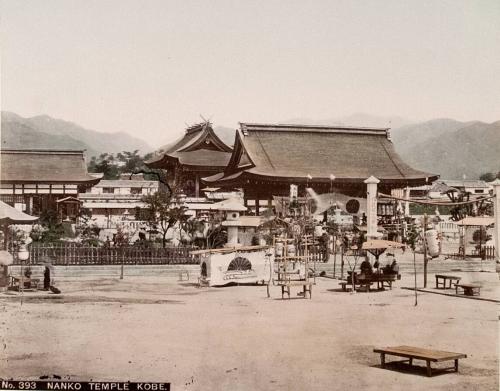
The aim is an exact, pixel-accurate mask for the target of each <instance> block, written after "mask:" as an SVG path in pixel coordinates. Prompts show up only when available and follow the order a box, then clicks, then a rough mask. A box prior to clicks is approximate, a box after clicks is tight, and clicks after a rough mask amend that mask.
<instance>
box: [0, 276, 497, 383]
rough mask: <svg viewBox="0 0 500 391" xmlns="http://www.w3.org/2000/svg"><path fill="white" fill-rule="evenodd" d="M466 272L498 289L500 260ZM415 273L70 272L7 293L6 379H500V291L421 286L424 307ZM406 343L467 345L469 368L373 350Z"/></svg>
mask: <svg viewBox="0 0 500 391" xmlns="http://www.w3.org/2000/svg"><path fill="white" fill-rule="evenodd" d="M453 274H457V273H453ZM458 274H459V275H462V276H465V277H467V279H469V280H473V281H480V282H481V283H482V285H483V291H484V294H483V291H482V292H481V297H485V298H488V297H490V298H498V275H497V274H496V273H458ZM432 277H433V276H432ZM420 278H421V276H419V279H420ZM412 281H413V277H412V276H411V275H408V274H406V275H403V279H402V280H401V281H398V282H397V283H396V286H395V287H394V288H393V289H392V290H385V291H378V292H371V293H364V292H357V293H354V294H353V293H350V292H342V291H341V290H339V285H338V280H333V279H327V278H318V279H317V285H316V286H315V287H314V288H313V297H312V300H309V299H302V298H300V297H298V296H296V297H293V298H292V299H291V300H281V296H280V293H279V289H278V288H277V287H273V288H272V289H271V298H267V295H266V288H265V287H263V286H231V287H224V288H198V287H197V286H196V285H195V284H193V283H192V282H179V281H177V279H175V278H173V277H126V278H125V279H124V280H119V279H115V278H95V279H87V280H79V279H67V280H64V281H60V282H59V284H58V287H59V288H60V289H61V290H62V292H63V293H62V294H61V295H53V294H47V293H45V292H32V293H25V294H24V295H23V297H22V299H21V295H20V294H18V293H12V292H9V293H2V294H0V323H1V330H2V333H1V350H0V352H1V353H0V378H3V379H6V378H14V379H37V378H39V377H40V376H44V375H48V376H53V375H57V376H61V378H62V379H67V380H68V379H71V380H87V381H88V380H91V379H93V380H102V381H104V380H117V381H127V380H130V381H159V382H160V381H162V382H171V383H172V390H345V389H352V390H359V389H368V390H497V389H498V344H499V341H498V339H499V335H498V304H497V303H495V302H490V301H479V300H471V299H467V298H460V297H453V296H445V295H442V294H434V293H423V292H420V293H419V296H418V306H416V307H415V306H414V292H413V291H411V290H407V289H402V287H411V286H412ZM430 285H433V281H432V280H431V284H430ZM296 292H297V289H295V290H292V295H293V296H295V295H296ZM448 292H450V291H448ZM395 345H414V346H420V347H426V348H431V349H432V348H434V349H439V350H449V351H455V352H461V353H466V354H467V358H466V359H462V360H460V368H459V373H458V374H456V373H453V372H449V373H443V374H437V375H435V376H434V377H432V378H428V377H426V376H425V370H424V367H425V362H421V361H415V364H416V365H420V366H421V367H420V368H417V369H415V370H407V369H406V368H405V367H403V366H402V365H399V366H394V367H390V368H389V369H381V368H380V358H379V355H377V354H375V353H373V349H374V348H375V347H385V346H395ZM392 358H393V359H397V358H395V357H392ZM392 358H391V357H388V360H389V361H390V359H392ZM448 364H452V363H451V362H450V363H448ZM447 366H449V365H447ZM437 367H440V366H439V365H437Z"/></svg>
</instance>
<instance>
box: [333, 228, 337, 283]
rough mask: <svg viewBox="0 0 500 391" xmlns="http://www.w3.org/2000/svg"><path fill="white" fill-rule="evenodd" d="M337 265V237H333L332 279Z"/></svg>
mask: <svg viewBox="0 0 500 391" xmlns="http://www.w3.org/2000/svg"><path fill="white" fill-rule="evenodd" d="M336 264H337V235H334V236H333V278H335V266H336Z"/></svg>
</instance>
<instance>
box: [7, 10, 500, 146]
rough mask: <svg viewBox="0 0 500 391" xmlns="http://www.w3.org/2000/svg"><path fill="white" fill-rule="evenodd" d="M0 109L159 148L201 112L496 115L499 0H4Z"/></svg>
mask: <svg viewBox="0 0 500 391" xmlns="http://www.w3.org/2000/svg"><path fill="white" fill-rule="evenodd" d="M1 42H2V47H1V51H2V68H1V71H2V75H1V76H2V85H1V92H2V110H9V111H14V112H16V113H18V114H20V115H22V116H33V115H38V114H48V115H50V116H52V117H56V118H62V119H65V120H69V121H73V122H76V123H77V124H79V125H82V126H84V127H87V128H89V129H94V130H99V131H109V132H114V131H125V132H128V133H130V134H132V135H135V136H137V137H140V138H143V139H145V140H146V141H148V142H149V144H151V145H152V146H158V145H162V144H164V143H165V142H167V141H169V140H171V139H172V137H174V136H175V135H178V134H180V133H181V132H182V131H183V129H184V128H185V123H188V124H193V123H195V122H199V121H200V120H201V119H200V114H202V115H204V116H205V117H211V119H212V121H213V122H214V123H215V125H225V126H231V127H236V126H237V122H238V121H247V122H277V121H283V120H286V119H290V118H297V117H299V118H311V119H315V120H320V119H325V118H336V117H341V116H345V115H349V114H352V113H356V112H364V113H369V114H374V115H382V116H394V115H396V116H401V117H405V118H410V119H416V120H427V119H432V118H443V117H449V118H455V119H457V120H482V121H486V122H492V121H496V120H500V1H498V0H481V1H473V0H467V1H460V0H450V1H438V0H436V1H423V0H415V1H403V0H395V1H389V0H383V1H382V0H373V1H369V0H360V1H354V0H353V1H340V0H328V1H319V0H317V1H290V0H281V1H270V0H264V1H237V0H228V1H218V0H212V1H208V0H207V1H201V0H200V1H186V0H180V1H167V0H165V1H153V0H149V1H148V0H142V1H139V0H138V1H131V0H129V1H124V0H117V1H112V0H108V1H106V0H99V1H90V0H81V1H76V0H75V1H71V0H61V1H57V0H43V1H42V0H36V1H27V0H15V1H14V0H11V1H8V0H7V1H6V0H3V1H2V9H1Z"/></svg>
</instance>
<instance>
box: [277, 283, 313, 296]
mask: <svg viewBox="0 0 500 391" xmlns="http://www.w3.org/2000/svg"><path fill="white" fill-rule="evenodd" d="M277 285H279V286H281V298H282V299H284V298H285V293H286V294H287V295H288V298H289V299H290V287H291V286H301V287H302V295H303V296H304V299H305V298H306V293H309V299H312V286H313V285H314V283H312V282H310V281H298V280H297V281H293V280H292V281H288V282H284V281H281V282H278V283H277Z"/></svg>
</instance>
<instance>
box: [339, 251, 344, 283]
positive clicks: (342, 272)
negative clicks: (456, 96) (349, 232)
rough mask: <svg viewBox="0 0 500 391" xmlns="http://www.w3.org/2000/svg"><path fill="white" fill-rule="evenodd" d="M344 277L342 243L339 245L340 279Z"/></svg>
mask: <svg viewBox="0 0 500 391" xmlns="http://www.w3.org/2000/svg"><path fill="white" fill-rule="evenodd" d="M343 278H344V244H341V245H340V279H343Z"/></svg>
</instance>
